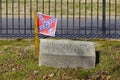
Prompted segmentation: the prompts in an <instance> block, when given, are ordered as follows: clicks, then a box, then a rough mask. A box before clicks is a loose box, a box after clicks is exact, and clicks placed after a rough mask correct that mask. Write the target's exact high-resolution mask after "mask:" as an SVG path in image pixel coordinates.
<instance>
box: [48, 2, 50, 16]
mask: <svg viewBox="0 0 120 80" xmlns="http://www.w3.org/2000/svg"><path fill="white" fill-rule="evenodd" d="M48 14H49V15H50V0H49V1H48Z"/></svg>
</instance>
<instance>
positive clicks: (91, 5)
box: [91, 0, 93, 33]
mask: <svg viewBox="0 0 120 80" xmlns="http://www.w3.org/2000/svg"><path fill="white" fill-rule="evenodd" d="M92 28H93V0H91V33H93V32H92V30H93V29H92Z"/></svg>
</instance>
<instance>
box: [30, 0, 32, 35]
mask: <svg viewBox="0 0 120 80" xmlns="http://www.w3.org/2000/svg"><path fill="white" fill-rule="evenodd" d="M30 33H31V34H32V0H30Z"/></svg>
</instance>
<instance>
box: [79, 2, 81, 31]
mask: <svg viewBox="0 0 120 80" xmlns="http://www.w3.org/2000/svg"><path fill="white" fill-rule="evenodd" d="M80 28H81V0H79V33H80Z"/></svg>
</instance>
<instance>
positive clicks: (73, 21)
mask: <svg viewBox="0 0 120 80" xmlns="http://www.w3.org/2000/svg"><path fill="white" fill-rule="evenodd" d="M74 31H75V0H73V34H74Z"/></svg>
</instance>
